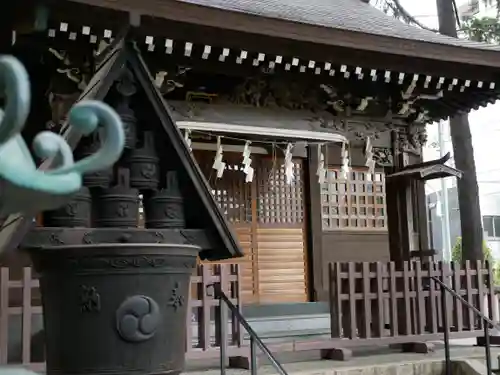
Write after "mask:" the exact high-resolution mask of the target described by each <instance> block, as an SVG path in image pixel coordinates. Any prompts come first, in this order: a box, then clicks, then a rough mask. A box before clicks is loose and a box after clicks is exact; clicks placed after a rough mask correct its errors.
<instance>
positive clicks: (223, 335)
mask: <svg viewBox="0 0 500 375" xmlns="http://www.w3.org/2000/svg"><path fill="white" fill-rule="evenodd" d="M226 316H227V307H226V304H225V303H224V301H223V300H222V299H221V298H219V345H220V374H221V375H226V348H227V332H226V328H227V326H226V324H227V319H226Z"/></svg>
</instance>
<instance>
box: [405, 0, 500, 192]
mask: <svg viewBox="0 0 500 375" xmlns="http://www.w3.org/2000/svg"><path fill="white" fill-rule="evenodd" d="M466 2H467V0H457V5H458V6H460V5H462V4H464V3H466ZM401 4H402V5H403V6H404V7H405V9H406V10H408V12H409V13H410V14H412V15H414V16H415V17H416V18H418V20H419V21H420V22H422V23H423V24H425V25H427V26H430V27H432V28H437V26H438V25H437V24H438V20H437V14H436V0H418V1H417V0H401ZM469 122H470V127H471V133H472V142H473V147H474V157H475V161H476V169H477V174H478V182H479V183H480V190H481V192H483V193H485V194H499V195H500V165H498V163H497V162H496V160H495V158H492V157H491V155H492V154H493V153H494V151H495V150H496V149H497V148H498V146H499V143H500V104H495V105H490V106H488V107H486V108H482V109H479V110H478V111H473V112H471V113H470V115H469ZM437 128H438V127H437V124H432V125H430V126H429V127H428V135H429V142H428V144H430V143H432V142H437V141H438V133H437ZM444 139H445V141H446V151H451V150H452V145H451V140H450V137H449V128H448V124H446V125H445V135H444ZM424 157H425V158H426V159H427V160H429V159H435V158H437V157H439V150H437V149H431V148H427V149H426V150H425V152H424ZM493 181H498V184H493V183H492V182H493ZM450 182H451V181H450ZM450 182H449V183H450ZM481 182H483V184H481ZM440 188H441V187H440V183H439V182H436V184H433V186H432V187H431V189H432V190H439V189H440Z"/></svg>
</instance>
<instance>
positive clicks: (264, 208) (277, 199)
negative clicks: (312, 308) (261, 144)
mask: <svg viewBox="0 0 500 375" xmlns="http://www.w3.org/2000/svg"><path fill="white" fill-rule="evenodd" d="M195 157H196V160H197V161H198V164H199V165H200V168H201V170H202V171H203V173H204V175H205V177H206V178H207V181H208V182H209V185H210V186H211V188H212V193H213V194H214V196H215V198H216V200H217V202H218V203H219V205H220V207H221V209H222V211H223V212H224V213H225V215H226V218H227V219H228V220H229V222H230V223H231V224H232V225H233V228H234V230H235V232H236V235H237V237H238V239H239V241H240V244H241V246H242V248H243V251H244V253H245V256H244V257H243V258H240V259H237V260H231V262H234V263H239V264H240V265H241V268H242V283H241V285H242V300H243V302H244V303H245V304H249V303H273V302H274V303H276V302H303V301H306V300H307V283H306V280H307V275H306V269H307V267H306V256H305V254H306V248H305V244H306V241H305V230H304V228H305V220H304V203H303V202H304V200H303V192H304V180H303V170H302V162H301V161H300V160H295V161H294V181H293V182H292V183H291V184H287V183H286V180H285V174H284V168H283V167H282V164H283V161H282V160H274V161H273V160H271V159H268V158H259V157H258V156H257V155H253V156H252V159H253V162H252V166H253V167H254V169H255V174H254V180H253V182H252V183H245V176H244V174H243V171H242V167H241V154H230V153H224V161H225V162H226V163H227V169H226V171H225V172H224V175H223V177H222V178H220V179H218V178H216V173H215V171H214V170H213V169H212V164H213V159H214V153H213V152H200V151H195Z"/></svg>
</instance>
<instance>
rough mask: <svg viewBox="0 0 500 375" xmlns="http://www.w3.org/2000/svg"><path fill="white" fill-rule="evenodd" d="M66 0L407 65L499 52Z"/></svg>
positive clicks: (197, 10)
mask: <svg viewBox="0 0 500 375" xmlns="http://www.w3.org/2000/svg"><path fill="white" fill-rule="evenodd" d="M58 2H61V1H58ZM72 2H75V3H81V4H87V5H92V6H98V7H104V8H109V9H115V10H119V11H125V12H136V13H139V14H142V15H144V16H151V17H156V18H158V19H160V18H163V19H169V20H177V21H180V22H185V23H190V24H195V25H202V26H208V27H214V28H219V29H220V28H221V26H223V28H224V29H226V30H232V31H237V32H240V33H241V32H243V33H249V32H252V33H254V34H256V35H263V36H266V38H268V39H269V37H272V38H283V39H285V40H288V41H291V42H293V43H295V44H297V46H298V48H300V49H301V50H302V48H303V45H302V46H300V43H297V42H305V43H307V44H311V43H314V44H318V45H321V46H322V47H323V48H324V47H325V46H336V47H344V48H348V49H355V50H361V51H364V52H368V51H371V52H378V53H383V54H386V55H387V54H391V55H394V56H403V57H404V58H406V59H407V66H408V67H410V66H411V65H412V64H411V61H410V60H408V58H411V59H412V60H413V59H415V58H418V59H420V58H423V59H429V60H432V61H434V64H441V63H442V61H443V60H444V59H446V61H447V62H449V63H460V64H470V65H477V66H482V67H495V68H498V67H500V59H498V54H499V52H498V51H495V50H486V49H476V48H464V47H459V46H453V45H442V44H436V43H430V42H425V41H418V40H407V39H403V38H396V37H392V36H390V35H376V34H365V33H360V32H356V31H349V30H341V29H334V28H327V27H320V26H316V25H311V24H306V23H299V22H292V21H287V20H282V19H275V18H269V17H262V16H256V15H252V14H247V13H240V12H231V11H227V10H223V9H217V8H212V7H204V6H199V5H196V4H190V3H187V2H180V1H176V0H141V1H137V0H120V1H116V0H72ZM239 43H240V44H241V45H243V44H244V43H243V42H239ZM302 52H304V51H302ZM332 56H333V55H332ZM332 56H331V57H332ZM387 57H388V56H386V62H387V63H390V59H389V58H387ZM365 61H366V58H365ZM442 66H443V65H441V67H442ZM471 68H473V66H471ZM445 72H446V70H442V73H445ZM476 74H477V73H476Z"/></svg>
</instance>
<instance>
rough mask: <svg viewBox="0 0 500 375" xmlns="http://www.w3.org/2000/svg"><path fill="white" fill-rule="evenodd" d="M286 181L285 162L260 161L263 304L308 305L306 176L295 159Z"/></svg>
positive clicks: (259, 258) (259, 242)
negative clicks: (290, 177)
mask: <svg viewBox="0 0 500 375" xmlns="http://www.w3.org/2000/svg"><path fill="white" fill-rule="evenodd" d="M293 162H294V178H293V181H292V183H290V184H288V183H287V182H286V176H285V169H284V167H283V166H282V164H283V161H281V160H280V161H278V162H276V161H275V160H274V161H273V160H270V159H263V160H260V162H259V165H258V170H257V174H256V177H257V179H256V182H257V218H256V219H257V230H256V239H257V244H256V247H257V262H258V287H259V302H261V303H271V302H305V301H307V298H308V293H307V273H306V272H307V266H306V233H305V217H304V176H303V168H302V160H299V159H297V160H294V161H293Z"/></svg>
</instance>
